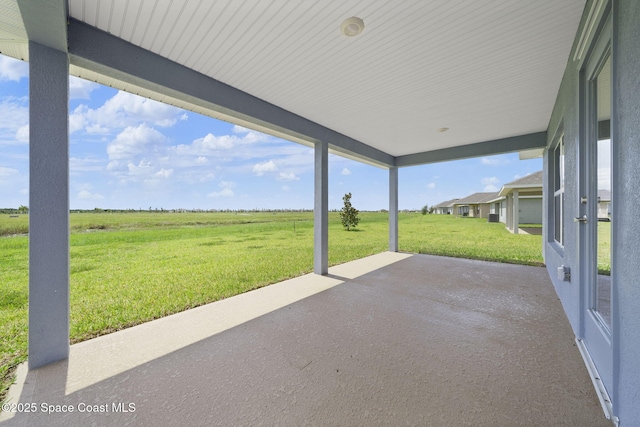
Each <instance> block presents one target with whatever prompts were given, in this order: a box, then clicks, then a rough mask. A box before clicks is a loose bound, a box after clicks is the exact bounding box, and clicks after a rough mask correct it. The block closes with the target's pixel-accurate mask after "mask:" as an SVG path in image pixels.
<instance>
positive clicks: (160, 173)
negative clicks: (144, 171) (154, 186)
mask: <svg viewBox="0 0 640 427" xmlns="http://www.w3.org/2000/svg"><path fill="white" fill-rule="evenodd" d="M172 174H173V169H164V168H161V169H160V170H159V171H158V172H156V176H157V177H161V178H169V177H170V176H171V175H172Z"/></svg>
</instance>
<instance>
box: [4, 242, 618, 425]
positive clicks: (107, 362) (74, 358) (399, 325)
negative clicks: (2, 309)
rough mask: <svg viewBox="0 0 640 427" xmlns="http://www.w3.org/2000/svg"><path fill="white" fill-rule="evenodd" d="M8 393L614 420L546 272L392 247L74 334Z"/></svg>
mask: <svg viewBox="0 0 640 427" xmlns="http://www.w3.org/2000/svg"><path fill="white" fill-rule="evenodd" d="M8 401H9V402H22V403H30V402H38V406H37V408H36V409H37V410H36V413H29V414H27V413H19V414H13V415H14V416H13V418H11V419H10V420H9V421H8V425H49V426H55V425H61V426H62V425H64V426H67V425H119V426H120V425H178V424H185V425H405V424H406V425H473V426H483V425H486V426H489V425H491V426H494V425H529V426H533V425H536V426H538V425H580V426H606V425H609V422H608V421H607V420H605V418H604V417H603V415H602V408H601V407H600V404H599V403H598V399H597V397H596V393H595V391H594V388H593V387H592V385H591V381H590V379H589V374H588V373H587V371H586V370H585V369H584V363H583V361H582V360H581V358H580V353H579V351H578V349H577V348H576V346H575V343H574V336H573V333H572V330H571V327H570V325H569V322H568V321H567V318H566V316H565V314H564V312H563V310H562V307H561V305H560V302H559V301H558V298H557V295H556V293H555V291H554V288H553V286H552V284H551V282H550V281H549V279H548V278H547V275H546V271H545V269H543V268H539V267H526V266H517V265H509V264H497V263H488V262H481V261H472V260H464V259H454V258H444V257H435V256H428V255H414V254H407V253H394V252H385V253H381V254H378V255H373V256H370V257H367V258H364V259H360V260H357V261H353V262H349V263H346V264H343V265H339V266H335V267H332V268H330V269H329V274H328V275H326V276H320V275H314V274H309V275H306V276H302V277H298V278H295V279H291V280H288V281H285V282H281V283H278V284H275V285H272V286H268V287H265V288H262V289H258V290H256V291H253V292H249V293H247V294H242V295H239V296H236V297H233V298H229V299H226V300H222V301H219V302H215V303H212V304H209V305H206V306H202V307H199V308H196V309H193V310H189V311H187V312H183V313H179V314H176V315H173V316H169V317H166V318H162V319H159V320H156V321H153V322H150V323H146V324H143V325H139V326H136V327H133V328H130V329H126V330H123V331H119V332H116V333H113V334H110V335H106V336H102V337H99V338H96V339H92V340H90V341H86V342H82V343H79V344H76V345H73V346H71V351H70V355H69V359H68V360H65V361H61V362H57V363H54V364H50V365H47V366H45V367H42V368H38V369H32V370H30V371H28V369H27V366H26V365H23V366H22V367H21V368H20V370H19V373H18V381H17V384H16V385H14V386H13V388H12V389H11V394H10V396H9V400H8ZM42 403H45V404H46V405H45V406H42ZM130 404H131V405H130ZM55 405H69V406H68V407H72V408H74V412H72V413H68V412H67V413H52V414H47V413H45V412H43V410H45V409H49V408H52V410H54V411H55V410H56V409H58V408H62V406H58V407H57V408H56V406H55ZM89 409H90V410H93V412H89V411H88V410H89ZM80 411H83V412H80ZM95 411H97V412H95ZM118 411H119V412H118ZM8 415H12V414H8V413H4V414H3V417H4V419H6V418H7V416H8Z"/></svg>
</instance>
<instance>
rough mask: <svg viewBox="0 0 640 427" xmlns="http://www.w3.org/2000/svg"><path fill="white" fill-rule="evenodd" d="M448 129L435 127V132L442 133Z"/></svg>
mask: <svg viewBox="0 0 640 427" xmlns="http://www.w3.org/2000/svg"><path fill="white" fill-rule="evenodd" d="M448 130H449V128H438V129H436V132H440V133H443V132H446V131H448Z"/></svg>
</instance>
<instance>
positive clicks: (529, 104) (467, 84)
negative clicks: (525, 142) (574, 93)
mask: <svg viewBox="0 0 640 427" xmlns="http://www.w3.org/2000/svg"><path fill="white" fill-rule="evenodd" d="M5 3H7V4H9V3H14V2H7V1H6V0H0V5H3V4H5ZM584 3H585V1H584V0H564V1H562V2H558V1H556V0H537V1H536V2H521V1H513V0H483V1H476V2H468V1H465V0H451V1H448V2H432V1H402V2H389V1H386V0H378V1H376V0H371V1H366V2H364V1H355V0H340V1H323V2H290V1H286V0H273V1H270V2H266V1H261V2H247V1H245V2H239V1H230V0H226V1H217V0H216V1H196V0H190V1H179V0H173V1H171V0H158V1H144V0H127V1H122V0H101V1H96V0H92V1H88V0H70V1H69V8H68V10H69V15H70V16H71V17H73V18H75V19H77V20H80V21H83V22H85V23H87V24H88V25H91V26H95V27H97V28H99V29H101V30H103V31H106V32H108V33H110V34H112V35H114V36H116V37H119V38H122V39H124V40H126V41H128V42H130V43H132V44H134V45H137V46H140V47H142V48H144V49H147V50H149V51H152V52H154V53H157V54H159V55H161V56H163V57H165V58H168V59H170V60H172V61H175V62H177V63H179V64H182V65H185V66H187V67H189V68H191V69H193V70H196V71H198V72H200V73H202V74H205V75H207V76H209V77H212V78H214V79H216V80H219V81H221V82H223V83H226V84H229V85H230V86H233V87H235V88H237V89H240V90H242V91H244V92H247V93H249V94H251V95H253V96H256V97H258V98H261V99H263V100H265V101H267V102H269V103H272V104H274V105H277V106H279V107H281V108H284V109H286V110H288V111H291V112H293V113H295V114H298V115H300V116H302V117H305V118H307V119H309V120H311V121H314V122H316V123H318V124H321V125H323V126H325V127H327V128H330V129H333V130H334V131H337V132H339V133H342V134H344V135H346V136H348V137H351V138H353V139H356V140H359V141H362V142H364V143H365V144H368V145H370V146H372V147H375V148H378V149H380V150H382V151H384V152H386V153H389V154H391V155H393V156H400V155H409V154H413V153H420V152H424V151H430V150H437V149H442V148H449V147H456V146H461V145H466V144H471V143H476V142H482V141H490V140H495V139H500V138H506V137H510V136H515V135H523V134H529V133H534V132H540V131H544V130H546V127H547V125H548V121H549V118H550V115H551V110H552V107H553V104H554V102H555V98H556V95H557V92H558V88H559V86H560V81H561V78H562V75H563V72H564V68H565V66H566V63H567V58H568V56H569V52H570V50H571V46H572V43H573V39H574V36H575V34H576V30H577V27H578V23H579V20H580V17H581V14H582V9H583V7H584ZM350 16H359V17H361V18H362V19H363V20H364V22H365V30H364V32H363V33H362V34H361V35H360V36H358V37H355V38H347V37H345V36H343V35H342V34H341V33H340V30H339V28H340V23H341V22H342V21H343V20H344V19H345V18H347V17H350ZM2 21H3V22H4V23H6V22H7V20H6V19H5V18H4V17H3V19H2ZM0 31H1V30H0ZM12 56H14V55H12ZM131 60H135V58H131ZM114 86H116V87H119V85H114ZM186 107H187V108H188V106H186ZM209 115H212V114H209ZM441 127H448V128H450V130H449V131H448V132H446V133H438V132H436V129H438V128H441Z"/></svg>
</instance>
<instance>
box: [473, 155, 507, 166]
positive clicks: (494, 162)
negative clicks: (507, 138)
mask: <svg viewBox="0 0 640 427" xmlns="http://www.w3.org/2000/svg"><path fill="white" fill-rule="evenodd" d="M480 162H481V163H482V164H483V165H487V166H501V165H508V164H509V163H511V160H509V159H508V158H506V157H503V156H493V157H483V158H481V159H480Z"/></svg>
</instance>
